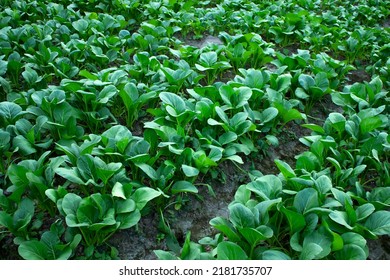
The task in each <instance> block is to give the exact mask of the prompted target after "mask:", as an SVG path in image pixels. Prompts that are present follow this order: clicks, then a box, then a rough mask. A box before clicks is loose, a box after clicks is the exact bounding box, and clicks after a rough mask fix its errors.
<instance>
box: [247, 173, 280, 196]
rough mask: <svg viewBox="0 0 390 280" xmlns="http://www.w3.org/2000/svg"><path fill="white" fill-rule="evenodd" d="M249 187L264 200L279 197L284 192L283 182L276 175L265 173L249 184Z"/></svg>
mask: <svg viewBox="0 0 390 280" xmlns="http://www.w3.org/2000/svg"><path fill="white" fill-rule="evenodd" d="M247 189H248V190H250V191H252V192H254V193H255V194H257V195H259V196H260V197H261V198H262V199H264V200H271V199H276V198H279V196H280V193H281V192H282V182H281V181H280V179H279V178H278V177H276V176H275V175H265V176H262V177H260V178H257V179H256V180H255V181H254V182H251V183H249V184H247Z"/></svg>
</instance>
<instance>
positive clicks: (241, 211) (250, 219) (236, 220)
mask: <svg viewBox="0 0 390 280" xmlns="http://www.w3.org/2000/svg"><path fill="white" fill-rule="evenodd" d="M229 213H230V214H229V217H230V221H231V222H232V223H233V225H235V226H236V227H241V228H244V227H254V226H255V216H254V214H253V212H252V211H251V210H250V209H249V208H248V207H246V206H244V205H242V204H240V203H236V204H233V205H230V206H229Z"/></svg>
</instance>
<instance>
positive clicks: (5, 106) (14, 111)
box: [0, 101, 24, 123]
mask: <svg viewBox="0 0 390 280" xmlns="http://www.w3.org/2000/svg"><path fill="white" fill-rule="evenodd" d="M23 114H24V112H23V110H22V107H20V106H19V105H18V104H15V103H13V102H8V101H3V102H1V103H0V117H2V118H4V119H6V120H7V121H8V122H9V123H14V122H15V121H16V118H18V117H19V116H21V115H23ZM0 120H1V118H0Z"/></svg>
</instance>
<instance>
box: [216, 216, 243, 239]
mask: <svg viewBox="0 0 390 280" xmlns="http://www.w3.org/2000/svg"><path fill="white" fill-rule="evenodd" d="M210 225H211V226H213V227H214V228H216V229H217V230H219V231H221V232H222V233H223V234H224V235H226V237H227V238H229V240H230V241H233V242H238V241H240V236H239V235H238V233H237V232H236V229H235V228H234V227H233V225H232V224H231V223H230V222H229V221H227V220H226V219H224V218H221V217H216V218H213V219H211V220H210Z"/></svg>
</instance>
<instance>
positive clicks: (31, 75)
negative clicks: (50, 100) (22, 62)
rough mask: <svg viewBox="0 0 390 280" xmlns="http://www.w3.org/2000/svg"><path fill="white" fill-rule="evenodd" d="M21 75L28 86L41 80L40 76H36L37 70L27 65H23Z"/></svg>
mask: <svg viewBox="0 0 390 280" xmlns="http://www.w3.org/2000/svg"><path fill="white" fill-rule="evenodd" d="M22 76H23V78H24V79H25V80H26V82H27V83H28V84H29V85H30V86H32V85H33V84H35V83H37V82H40V81H41V80H42V78H40V77H38V73H37V71H35V70H34V69H32V68H30V67H28V66H26V67H25V70H24V71H23V73H22Z"/></svg>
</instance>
